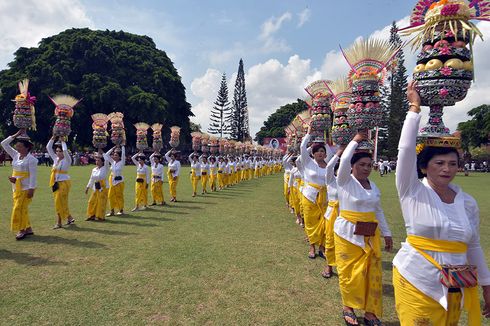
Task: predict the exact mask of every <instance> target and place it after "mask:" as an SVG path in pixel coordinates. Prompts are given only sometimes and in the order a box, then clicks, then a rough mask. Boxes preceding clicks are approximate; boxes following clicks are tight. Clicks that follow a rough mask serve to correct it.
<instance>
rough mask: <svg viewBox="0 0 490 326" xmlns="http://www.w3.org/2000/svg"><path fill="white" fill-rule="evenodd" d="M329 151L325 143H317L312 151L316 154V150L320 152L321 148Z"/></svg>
mask: <svg viewBox="0 0 490 326" xmlns="http://www.w3.org/2000/svg"><path fill="white" fill-rule="evenodd" d="M322 148H323V150H324V151H325V152H327V149H326V148H325V144H324V143H315V144H314V145H313V146H312V147H311V153H313V154H315V153H316V152H318V151H319V150H320V149H322Z"/></svg>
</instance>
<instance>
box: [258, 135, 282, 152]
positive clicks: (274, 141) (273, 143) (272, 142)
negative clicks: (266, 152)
mask: <svg viewBox="0 0 490 326" xmlns="http://www.w3.org/2000/svg"><path fill="white" fill-rule="evenodd" d="M263 146H266V147H272V148H274V149H280V150H281V151H282V153H283V154H285V153H286V150H287V143H286V138H285V137H276V138H272V137H267V138H264V143H263Z"/></svg>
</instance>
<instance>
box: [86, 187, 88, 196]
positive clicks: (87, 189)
mask: <svg viewBox="0 0 490 326" xmlns="http://www.w3.org/2000/svg"><path fill="white" fill-rule="evenodd" d="M86 194H88V187H87V188H85V195H86Z"/></svg>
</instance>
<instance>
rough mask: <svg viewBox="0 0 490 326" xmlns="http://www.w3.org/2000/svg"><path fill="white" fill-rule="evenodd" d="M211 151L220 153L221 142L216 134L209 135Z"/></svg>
mask: <svg viewBox="0 0 490 326" xmlns="http://www.w3.org/2000/svg"><path fill="white" fill-rule="evenodd" d="M209 151H210V152H211V154H218V151H219V142H218V138H217V137H215V136H210V137H209Z"/></svg>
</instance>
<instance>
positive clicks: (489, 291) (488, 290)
mask: <svg viewBox="0 0 490 326" xmlns="http://www.w3.org/2000/svg"><path fill="white" fill-rule="evenodd" d="M482 289H483V300H484V301H485V306H484V307H483V312H482V314H483V316H485V318H490V286H489V285H487V286H482Z"/></svg>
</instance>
